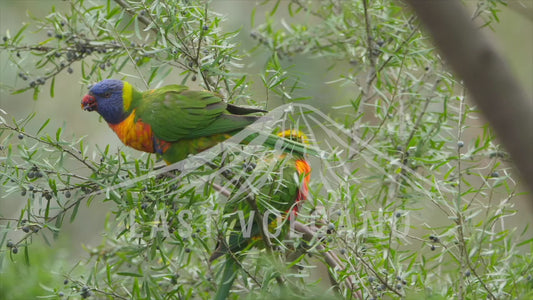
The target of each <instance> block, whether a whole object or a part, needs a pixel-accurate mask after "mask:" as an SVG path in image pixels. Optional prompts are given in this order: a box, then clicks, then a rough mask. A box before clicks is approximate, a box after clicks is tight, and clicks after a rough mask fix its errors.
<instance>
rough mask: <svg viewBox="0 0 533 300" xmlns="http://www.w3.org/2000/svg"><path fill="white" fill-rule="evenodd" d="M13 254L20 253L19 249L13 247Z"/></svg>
mask: <svg viewBox="0 0 533 300" xmlns="http://www.w3.org/2000/svg"><path fill="white" fill-rule="evenodd" d="M11 252H13V254H17V253H19V248H17V247H13V248H11Z"/></svg>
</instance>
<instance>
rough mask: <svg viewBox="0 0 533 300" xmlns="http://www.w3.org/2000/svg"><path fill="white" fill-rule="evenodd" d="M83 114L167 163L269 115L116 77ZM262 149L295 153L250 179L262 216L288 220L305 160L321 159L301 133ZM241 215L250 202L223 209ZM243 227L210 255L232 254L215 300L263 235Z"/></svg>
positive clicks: (305, 175)
mask: <svg viewBox="0 0 533 300" xmlns="http://www.w3.org/2000/svg"><path fill="white" fill-rule="evenodd" d="M82 108H83V109H84V110H86V111H97V112H98V113H99V114H100V115H101V116H102V117H103V118H104V120H105V121H106V122H107V123H108V125H109V127H111V129H112V130H113V131H114V132H115V133H116V134H117V136H118V137H119V139H120V140H121V141H122V142H123V143H124V144H125V145H127V146H130V147H132V148H135V149H137V150H140V151H144V152H149V153H157V154H159V155H161V156H162V157H163V159H164V160H165V161H166V162H167V163H174V162H177V161H180V160H183V159H185V158H186V157H187V156H188V155H190V154H196V153H199V152H201V151H203V150H206V149H208V148H211V147H213V146H215V145H217V144H218V143H220V142H222V141H224V140H226V139H228V138H230V137H231V136H232V135H233V134H235V133H237V132H240V131H241V130H243V129H244V128H245V127H247V126H248V125H250V124H252V123H253V122H255V121H257V120H258V119H259V118H260V116H259V115H258V113H264V112H265V111H263V110H261V109H255V108H244V107H238V106H235V105H232V104H228V103H226V102H224V101H223V100H222V98H221V97H220V96H219V95H217V94H215V93H212V92H208V91H193V90H189V89H188V88H187V87H186V86H182V85H168V86H165V87H162V88H158V89H154V90H148V91H145V92H139V91H137V90H136V89H134V88H133V87H132V85H131V84H129V83H127V82H125V81H120V80H113V79H106V80H103V81H101V82H99V83H97V84H95V85H94V86H93V87H92V88H91V89H90V91H89V93H88V94H87V95H85V96H84V97H83V100H82ZM257 135H258V133H251V134H250V136H249V137H248V138H246V139H245V140H244V141H243V142H245V143H246V142H250V141H251V140H252V139H253V138H255V137H257ZM263 144H264V145H265V146H268V147H272V148H274V147H276V146H279V145H281V148H282V149H283V150H284V151H285V152H290V153H292V154H290V155H289V154H288V153H282V154H281V155H273V154H271V155H266V156H265V157H263V158H262V159H260V160H259V159H258V161H256V162H255V167H254V168H253V171H252V174H250V176H253V177H254V178H258V177H262V178H264V180H263V184H262V185H261V188H260V189H259V192H257V193H255V194H254V197H255V200H256V202H257V207H258V209H259V213H261V214H263V213H264V212H266V211H278V212H280V214H278V215H282V216H283V219H284V220H287V215H289V216H290V217H294V216H295V214H289V212H297V208H298V205H299V203H300V201H302V200H304V199H305V198H306V196H307V191H308V182H309V177H310V172H311V167H310V165H309V164H308V163H307V161H306V160H305V157H304V154H306V153H309V154H312V155H315V156H319V154H318V151H317V150H313V149H312V148H310V147H308V146H307V145H305V137H304V136H302V135H301V133H300V132H298V131H292V130H287V131H284V132H281V133H279V134H278V135H274V134H267V136H266V138H265V139H264V142H263ZM250 194H251V193H250ZM236 210H241V211H247V212H248V214H249V213H250V212H251V211H252V210H251V209H250V207H249V205H246V203H245V201H230V202H229V203H228V204H227V205H226V207H225V212H226V213H231V212H232V211H236ZM277 220H278V219H277V218H276V215H275V214H269V217H268V220H267V221H268V223H269V224H270V225H269V226H270V227H277V225H276V224H277ZM238 223H239V222H232V224H234V225H233V227H232V228H230V229H231V232H232V233H230V234H229V235H228V236H227V239H225V240H223V241H221V242H219V246H218V247H217V249H216V250H215V251H214V253H213V254H212V256H211V261H212V260H214V259H216V258H218V257H220V256H222V255H226V256H228V258H227V260H226V263H225V266H224V270H223V274H222V277H221V278H222V281H221V284H220V286H219V291H218V292H217V295H216V299H224V298H226V297H227V296H228V295H229V291H230V289H231V286H232V284H233V280H234V279H235V276H236V270H237V267H238V265H239V264H238V262H237V261H236V260H235V259H234V258H235V257H234V256H233V255H234V254H235V253H238V252H239V251H241V250H244V249H246V247H248V246H249V245H250V244H252V243H251V242H255V241H256V240H257V238H258V237H260V229H259V226H258V225H257V224H255V223H254V225H253V226H252V228H251V232H250V236H245V235H243V234H242V228H240V226H239V225H235V224H238ZM285 223H286V222H285ZM283 227H285V229H286V226H283ZM285 231H286V230H285Z"/></svg>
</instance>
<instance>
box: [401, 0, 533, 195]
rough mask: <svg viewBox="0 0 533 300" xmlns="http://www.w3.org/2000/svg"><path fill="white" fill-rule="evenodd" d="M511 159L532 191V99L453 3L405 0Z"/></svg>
mask: <svg viewBox="0 0 533 300" xmlns="http://www.w3.org/2000/svg"><path fill="white" fill-rule="evenodd" d="M406 2H407V3H409V5H411V7H412V8H413V10H414V11H415V12H416V14H417V15H418V17H419V18H420V20H421V21H422V22H423V23H424V24H425V25H426V28H427V29H428V31H429V33H430V34H431V36H432V37H433V40H434V42H435V44H436V45H437V46H438V48H439V50H440V52H441V53H442V54H443V56H444V58H445V59H446V61H447V62H448V64H449V65H450V66H451V67H452V69H453V70H454V71H455V73H456V74H457V75H458V76H459V77H460V78H461V79H463V81H464V84H465V86H466V88H467V89H468V91H469V92H470V94H471V95H472V96H473V98H474V101H475V103H476V104H477V105H478V106H479V107H480V109H481V111H482V112H483V114H484V115H485V117H486V118H487V120H488V121H489V122H490V124H491V125H492V127H493V128H494V130H495V131H496V133H497V134H498V137H499V138H500V140H501V141H502V143H503V145H504V146H505V148H506V149H507V151H509V153H510V154H511V156H512V157H513V160H514V164H515V166H516V168H517V169H518V170H519V171H520V173H521V175H522V178H523V179H525V182H526V185H527V186H528V187H529V189H530V191H533V159H532V157H533V155H532V153H533V99H531V97H528V95H526V92H525V91H524V90H523V89H522V87H521V86H520V84H519V83H518V81H517V80H516V78H515V77H514V76H513V74H512V73H511V70H510V68H509V66H508V64H507V63H506V62H505V61H504V59H503V58H502V56H501V55H500V54H499V53H498V52H497V51H496V48H495V46H494V45H492V44H491V43H490V42H489V40H488V39H487V38H486V37H485V36H484V35H483V34H482V33H481V32H480V30H479V29H478V28H477V26H476V25H475V24H473V22H472V21H471V20H470V17H469V16H468V15H467V13H466V10H465V9H464V7H463V5H462V4H461V2H460V1H458V0H447V1H427V0H406Z"/></svg>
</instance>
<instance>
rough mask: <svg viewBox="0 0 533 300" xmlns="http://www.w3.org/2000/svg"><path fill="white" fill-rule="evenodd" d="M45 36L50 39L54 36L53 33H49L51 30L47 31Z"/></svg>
mask: <svg viewBox="0 0 533 300" xmlns="http://www.w3.org/2000/svg"><path fill="white" fill-rule="evenodd" d="M46 35H47V36H49V37H51V36H52V35H54V33H53V32H52V31H51V30H48V32H47V33H46Z"/></svg>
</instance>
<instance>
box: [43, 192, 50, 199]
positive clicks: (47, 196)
mask: <svg viewBox="0 0 533 300" xmlns="http://www.w3.org/2000/svg"><path fill="white" fill-rule="evenodd" d="M43 196H44V198H45V199H46V200H48V201H50V200H52V194H51V193H49V192H45V193H44V195H43Z"/></svg>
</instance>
